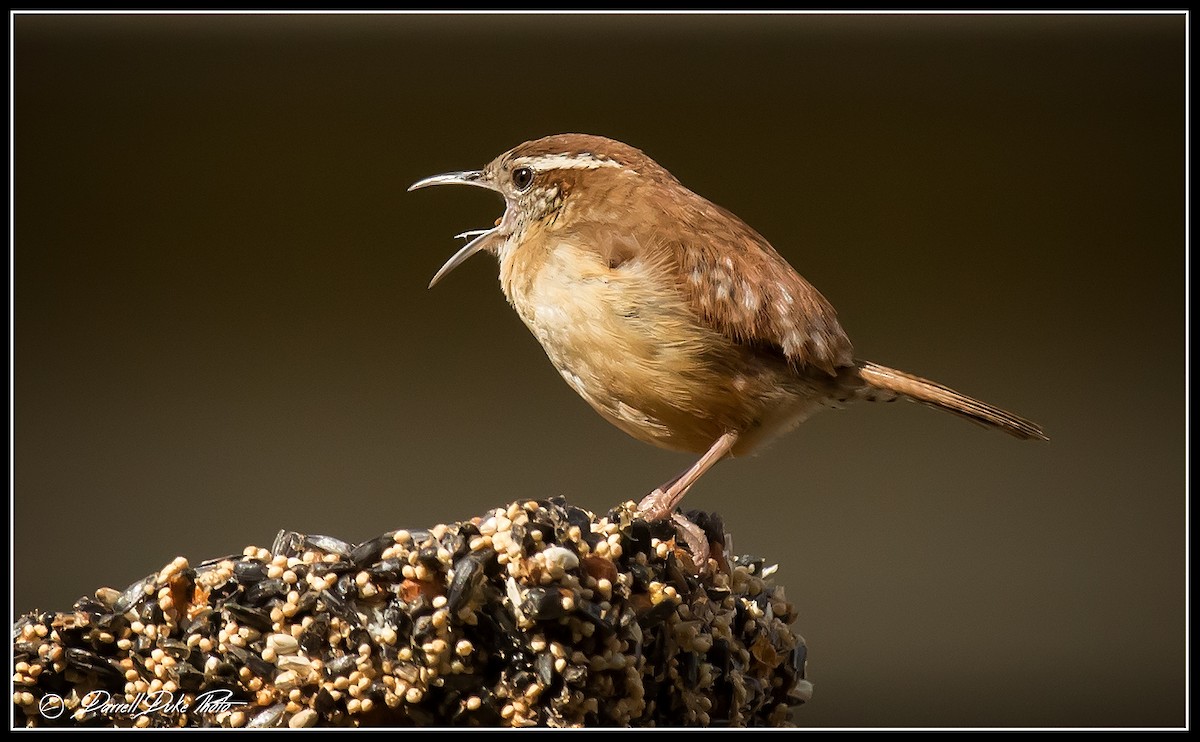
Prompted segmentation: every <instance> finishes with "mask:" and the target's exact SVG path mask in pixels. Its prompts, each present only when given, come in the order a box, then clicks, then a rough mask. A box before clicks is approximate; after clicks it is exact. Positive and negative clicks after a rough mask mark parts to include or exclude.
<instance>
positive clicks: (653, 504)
mask: <svg viewBox="0 0 1200 742" xmlns="http://www.w3.org/2000/svg"><path fill="white" fill-rule="evenodd" d="M673 495H674V493H671V492H670V488H669V487H668V488H667V491H666V492H664V491H663V490H662V488H661V487H660V488H658V489H655V490H654V491H653V492H651V493H650V494H648V495H646V496H645V497H643V498H642V501H641V502H640V503H638V514H639V515H641V516H642V517H643V518H645V519H646V520H667V519H670V521H671V522H672V523H674V524H675V527H676V528H677V529H678V531H679V536H680V537H681V538H682V539H683V541H684V543H686V544H687V545H688V549H689V550H690V551H691V552H692V562H693V563H695V565H696V568H697V569H698V570H700V571H704V569H705V568H706V567H707V566H708V557H709V554H710V549H709V545H708V536H707V535H706V534H705V533H704V529H703V528H701V527H700V526H698V525H696V524H695V523H693V522H691V521H690V520H688V519H687V516H685V515H683V514H682V513H676V512H673V511H674V509H675V504H676V503H677V502H678V498H676V497H674V496H673Z"/></svg>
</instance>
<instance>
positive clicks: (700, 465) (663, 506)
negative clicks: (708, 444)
mask: <svg viewBox="0 0 1200 742" xmlns="http://www.w3.org/2000/svg"><path fill="white" fill-rule="evenodd" d="M737 439H738V434H737V433H735V432H731V433H726V434H725V435H723V436H721V437H720V438H718V439H717V442H716V443H714V444H712V448H710V449H708V451H707V452H706V453H705V454H704V455H703V456H701V457H700V460H699V461H697V462H696V463H695V464H693V465H692V468H691V469H688V470H687V471H685V472H684V473H683V474H681V475H680V476H678V477H676V478H675V479H674V480H672V481H671V482H669V483H667V484H664V485H663V486H662V487H659V488H658V489H656V490H654V491H653V492H651V493H650V494H648V495H646V496H645V497H643V498H642V501H641V502H639V503H638V512H639V513H641V515H642V516H643V517H645V518H646V519H647V520H661V519H663V518H666V517H668V516H670V515H671V512H672V511H674V510H675V507H676V506H677V505H679V501H680V500H682V499H683V496H684V495H686V494H687V492H688V490H689V489H691V488H692V485H693V484H695V483H696V480H697V479H699V478H700V477H701V475H703V474H704V472H706V471H708V470H709V469H711V468H712V467H713V464H715V463H717V462H718V461H720V460H721V459H722V458H724V456H725V454H727V453H729V449H731V448H733V444H735V443H737Z"/></svg>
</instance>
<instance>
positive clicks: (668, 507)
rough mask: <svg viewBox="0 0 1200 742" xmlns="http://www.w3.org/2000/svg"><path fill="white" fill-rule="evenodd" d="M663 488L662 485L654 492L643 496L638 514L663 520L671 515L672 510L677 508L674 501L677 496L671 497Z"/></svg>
mask: <svg viewBox="0 0 1200 742" xmlns="http://www.w3.org/2000/svg"><path fill="white" fill-rule="evenodd" d="M668 492H669V488H668V489H667V490H663V488H662V487H657V488H655V490H654V491H653V492H651V493H650V494H648V495H646V496H645V497H643V498H642V501H641V502H639V503H638V508H637V509H638V514H639V515H641V516H642V517H643V518H645V519H646V520H663V519H664V518H669V517H671V511H672V510H674V509H675V503H674V502H672V500H674V499H675V498H673V497H671V496H670V495H668V494H667V493H668Z"/></svg>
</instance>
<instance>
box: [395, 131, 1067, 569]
mask: <svg viewBox="0 0 1200 742" xmlns="http://www.w3.org/2000/svg"><path fill="white" fill-rule="evenodd" d="M454 183H456V184H463V185H473V186H479V187H481V188H487V189H489V190H493V191H496V192H497V193H499V194H501V195H502V196H503V197H504V201H505V204H506V209H505V212H504V216H503V217H502V218H501V219H499V220H497V223H496V226H495V227H494V228H493V229H486V230H472V231H470V232H464V233H463V234H462V235H460V237H469V238H471V239H470V241H469V242H468V243H467V244H466V246H464V247H463V248H462V249H461V250H459V251H458V252H457V253H455V255H454V256H453V257H451V258H450V259H449V260H448V261H446V263H445V264H444V265H443V266H442V267H441V269H440V270H439V271H438V272H437V273H436V274H435V275H434V277H433V280H432V281H431V282H430V284H429V285H430V287H431V288H432V286H433V285H434V284H436V283H437V282H438V281H439V280H440V279H441V278H442V277H443V276H445V275H446V274H447V273H449V272H450V271H451V270H453V269H454V268H455V267H456V266H458V265H460V264H461V263H462V262H463V261H465V260H466V259H467V258H469V257H471V256H472V255H474V254H475V253H477V252H483V251H486V252H490V253H492V254H493V255H495V256H496V257H497V258H499V261H500V286H501V288H502V289H503V290H504V295H505V296H506V297H507V298H508V301H509V303H511V304H512V306H513V307H514V308H515V309H516V310H517V314H519V315H520V316H521V319H522V320H524V322H525V324H526V325H527V326H528V327H529V329H530V330H531V331H532V332H533V334H534V335H535V336H536V337H537V339H538V341H539V342H541V344H542V347H543V348H544V349H545V350H546V355H548V356H549V357H550V361H551V363H553V364H554V366H555V368H557V369H558V371H559V373H560V374H562V377H563V379H565V380H566V382H567V384H569V385H570V386H571V388H572V389H574V390H575V391H576V392H578V393H579V395H580V396H582V397H583V398H584V399H585V400H587V402H588V404H590V405H591V406H592V407H593V408H595V410H596V411H597V412H599V413H600V415H601V416H603V417H604V418H605V419H606V420H608V421H609V422H611V423H612V424H613V425H616V426H617V427H618V428H620V429H621V430H623V431H625V432H626V433H628V434H629V435H631V436H633V437H634V438H637V439H638V440H642V441H645V442H647V443H652V444H654V445H656V446H660V447H662V448H668V449H674V450H680V451H690V452H693V453H698V454H702V455H701V457H700V459H699V460H698V461H697V462H696V464H695V465H694V466H692V467H691V468H690V469H688V470H687V471H686V472H684V473H683V474H682V475H680V476H678V477H676V478H675V479H673V480H671V481H670V482H668V483H666V484H664V485H663V486H662V487H659V488H658V489H656V490H654V491H653V492H651V493H650V494H649V495H647V496H646V497H645V498H644V499H643V500H642V501H641V503H640V505H639V510H640V511H641V513H642V514H643V515H645V516H646V517H648V518H651V519H657V518H663V517H667V516H670V515H671V514H672V513H673V511H674V510H675V507H676V505H678V503H679V501H680V500H681V499H682V498H683V496H684V494H686V493H687V491H688V489H689V488H690V487H691V486H692V485H693V484H694V483H695V482H696V480H697V479H698V478H699V477H700V476H701V475H702V474H704V472H705V471H707V470H708V469H709V468H710V467H711V466H712V465H713V464H715V463H716V462H717V461H719V460H720V459H721V458H723V457H724V456H726V455H733V456H739V455H742V454H745V453H749V452H750V451H751V450H753V449H754V448H755V447H756V446H758V445H760V444H762V443H763V442H764V441H766V440H768V439H770V438H772V437H774V436H776V435H778V434H780V433H783V432H785V431H787V430H790V429H791V428H793V427H795V426H796V425H797V424H799V423H800V422H801V421H803V420H804V419H805V418H807V417H808V416H809V415H811V414H812V413H814V412H816V411H817V410H820V409H822V408H825V407H840V406H842V405H843V404H845V403H847V402H850V401H853V400H870V401H892V400H894V399H897V398H901V397H902V398H905V399H909V400H912V401H915V402H920V403H922V404H926V405H929V406H931V407H935V408H937V409H941V410H946V411H947V412H953V413H954V414H956V415H960V416H962V417H965V418H967V419H969V420H972V421H974V422H977V423H982V424H983V425H985V426H989V427H993V428H998V429H999V430H1002V431H1004V432H1006V433H1008V434H1010V435H1013V436H1016V437H1017V438H1023V439H1043V440H1044V439H1045V438H1046V436H1045V435H1044V434H1043V433H1042V429H1041V428H1040V427H1039V426H1038V425H1036V424H1034V423H1032V422H1029V421H1028V420H1024V419H1022V418H1020V417H1017V416H1015V415H1012V414H1010V413H1008V412H1005V411H1004V410H1001V409H999V408H997V407H993V406H992V405H989V404H986V403H984V402H980V401H979V400H976V399H972V398H971V397H968V396H966V395H964V394H960V393H959V392H956V391H954V390H953V389H949V388H947V387H944V386H942V385H940V384H935V383H933V382H931V381H928V380H926V379H922V378H920V377H917V376H913V375H911V374H907V373H904V372H902V371H896V370H894V369H891V368H887V367H886V366H880V365H878V364H876V363H872V362H870V361H863V360H857V359H855V357H854V354H853V351H852V349H851V346H850V340H849V339H848V338H847V337H846V333H845V332H844V331H843V330H842V328H841V325H840V324H838V319H837V314H836V313H835V312H834V309H833V307H832V306H831V305H830V304H829V302H828V301H826V300H825V297H823V296H821V294H820V293H818V292H817V290H816V289H815V288H813V287H812V286H811V285H810V284H809V283H808V282H807V281H806V280H804V279H803V278H802V277H801V276H800V275H799V274H798V273H796V271H795V270H793V268H792V267H791V266H790V265H788V263H787V261H785V260H784V259H783V258H782V257H781V256H780V255H779V253H777V252H776V251H775V250H774V248H772V247H771V245H770V244H769V243H768V242H767V241H766V239H764V238H763V237H762V235H760V234H758V232H755V231H754V230H753V229H751V228H750V227H749V226H748V225H746V223H745V222H743V221H742V220H741V219H739V218H738V217H737V216H735V215H733V214H732V213H730V212H729V211H726V210H725V209H723V208H721V207H720V206H717V205H716V204H714V203H712V202H710V201H707V200H705V199H704V198H703V197H701V196H699V195H697V194H695V193H693V192H692V191H690V190H688V189H687V188H686V187H684V186H683V185H682V184H681V183H680V182H679V181H678V180H676V179H675V177H674V176H672V175H671V173H669V172H667V170H666V169H664V168H663V167H661V166H660V165H658V164H657V163H656V162H654V161H653V160H651V159H650V158H649V157H647V156H646V155H645V154H644V153H643V152H641V151H640V150H638V149H635V148H633V147H631V146H629V145H627V144H622V143H621V142H617V141H614V140H612V139H606V138H604V137H598V136H589V135H584V134H560V135H557V136H550V137H545V138H543V139H538V140H535V141H531V142H525V143H524V144H521V145H520V146H518V147H515V148H513V149H511V150H509V151H508V152H505V153H504V154H502V155H500V156H499V157H497V158H496V159H494V160H492V161H491V162H490V163H488V164H487V165H486V166H485V167H484V168H483V169H482V170H469V171H464V172H456V173H447V174H445V175H435V176H433V177H431V178H425V179H424V180H420V181H418V182H416V183H414V184H413V185H412V186H411V187H410V188H409V190H410V191H411V190H415V189H417V188H424V187H425V186H431V185H442V184H454ZM676 520H677V522H680V525H682V526H684V527H685V528H687V525H689V524H687V523H686V522H682V521H681V519H680V518H679V517H676ZM688 531H689V532H690V534H691V535H690V536H689V537H688V541H689V543H691V544H692V546H693V553H694V554H695V552H696V550H697V547H700V548H701V549H702V551H703V552H704V554H703V556H704V557H705V558H706V557H707V548H706V544H703V545H702V544H698V543H696V541H695V540H694V539H695V537H696V535H697V534H696V530H695V527H694V526H693V527H692V528H691V529H688Z"/></svg>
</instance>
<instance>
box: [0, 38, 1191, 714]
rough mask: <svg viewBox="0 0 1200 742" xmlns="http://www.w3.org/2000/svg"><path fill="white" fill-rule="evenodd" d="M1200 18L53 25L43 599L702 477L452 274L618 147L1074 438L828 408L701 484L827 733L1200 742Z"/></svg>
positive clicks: (66, 601)
mask: <svg viewBox="0 0 1200 742" xmlns="http://www.w3.org/2000/svg"><path fill="white" fill-rule="evenodd" d="M1184 33H1185V19H1184V17H1183V16H1181V15H1174V16H1164V15H1158V16H1131V15H1119V16H1111V15H1110V16H1080V15H1071V16H1045V15H1038V16H930V15H920V16H871V15H867V16H810V15H800V16H740V17H739V16H689V17H681V16H672V17H662V16H605V17H580V16H574V17H547V16H485V17H481V16H456V17H436V16H414V15H388V16H186V15H177V16H34V15H21V16H18V17H16V19H15V52H14V69H15V77H14V81H15V114H14V125H15V175H14V183H15V258H14V259H15V263H14V265H15V268H14V270H15V283H14V285H15V289H14V291H15V299H14V302H15V347H14V375H15V394H14V397H15V400H14V403H15V451H14V466H15V483H14V491H15V495H14V500H15V502H14V509H15V515H14V517H15V524H14V532H15V545H14V557H13V571H14V576H15V595H14V605H13V607H12V610H13V611H14V614H16V613H20V612H23V611H25V610H28V609H31V608H35V607H38V608H57V609H63V608H66V607H68V606H69V605H70V604H71V602H72V601H73V600H74V599H75V598H76V597H78V596H80V595H83V594H85V593H90V592H91V591H92V590H94V589H95V588H96V587H98V586H101V585H112V586H115V587H118V588H123V587H124V586H125V585H126V584H128V583H130V582H132V581H133V580H135V579H137V578H139V577H141V576H143V575H144V574H146V573H148V572H151V571H153V570H156V569H158V567H160V566H161V565H162V564H164V563H166V562H167V561H169V560H170V559H171V558H172V557H174V556H175V555H177V554H183V555H186V556H188V557H189V558H191V559H192V560H193V561H200V560H202V559H204V558H207V557H214V556H219V555H222V554H226V553H231V552H240V551H241V549H242V547H243V546H245V545H246V544H250V543H253V544H257V545H270V542H271V540H272V538H273V536H274V534H275V531H276V530H277V529H279V528H280V527H288V528H292V529H298V530H302V531H310V532H319V533H327V534H330V535H336V536H339V537H341V538H344V539H348V540H361V539H365V538H367V537H370V536H373V535H376V534H378V533H380V532H382V531H384V530H387V529H391V528H396V527H401V526H420V525H428V524H432V523H433V522H436V521H441V520H445V519H458V518H463V517H467V516H470V515H473V514H476V513H479V512H480V511H482V510H483V509H484V508H487V507H491V506H496V505H500V504H504V503H507V502H509V501H511V500H513V499H516V498H527V497H546V496H549V495H554V494H559V493H561V494H564V495H566V496H568V497H569V498H570V499H571V500H573V501H574V502H576V503H578V504H580V505H582V506H585V507H588V508H591V509H595V510H605V509H607V508H608V507H609V506H611V505H613V504H615V503H616V502H617V501H619V500H624V499H630V498H637V497H639V496H640V495H642V494H644V492H645V491H647V490H648V489H650V488H651V487H653V486H654V485H656V484H658V483H660V482H661V481H662V480H664V479H666V478H668V477H670V476H671V475H673V474H675V473H676V472H677V471H678V470H680V469H681V468H683V467H684V466H686V465H687V464H688V463H690V459H689V457H687V456H683V455H676V454H670V453H666V452H662V451H659V450H656V449H653V448H650V447H648V446H645V445H644V444H641V443H637V442H635V441H633V440H632V439H630V438H627V437H625V436H624V435H623V434H622V433H620V432H619V431H617V430H616V429H615V428H611V427H610V426H609V425H608V424H607V423H605V422H603V421H602V420H601V419H600V418H599V417H598V416H597V415H595V414H594V413H593V412H591V411H590V410H589V409H588V408H587V406H586V405H585V404H584V403H583V402H582V401H581V400H579V399H578V398H576V396H575V394H574V393H573V392H572V391H571V390H570V389H569V388H567V386H566V385H565V384H563V383H562V381H561V379H560V378H559V377H558V375H557V374H556V373H555V371H554V370H553V368H552V367H551V366H550V364H549V363H548V362H547V361H546V359H545V358H544V356H543V354H542V351H541V349H540V348H539V347H538V345H537V344H536V342H535V341H534V339H533V338H532V336H530V334H529V333H528V332H527V331H526V330H525V329H524V327H523V326H522V325H521V324H520V322H519V320H518V319H517V317H516V315H515V314H514V313H513V312H512V311H511V310H510V309H509V308H508V307H507V306H506V305H505V303H504V300H503V297H502V295H501V293H500V291H499V288H498V286H497V285H496V276H495V274H496V269H495V264H494V261H492V260H491V259H490V258H488V257H478V258H475V259H473V260H472V261H471V262H470V263H469V264H468V265H467V266H465V267H464V268H462V269H460V270H459V271H456V272H455V274H454V275H452V276H451V277H450V278H449V279H448V280H446V281H445V282H444V283H443V284H441V285H439V286H438V288H437V289H436V290H435V291H426V290H425V285H426V283H427V282H428V280H429V278H430V276H431V275H432V274H433V272H434V270H435V269H436V268H437V267H438V266H439V265H440V264H441V263H442V261H443V260H444V259H445V258H446V257H447V256H448V255H449V254H450V253H451V252H452V251H454V250H456V249H457V248H458V246H459V245H461V242H460V241H456V240H454V239H452V238H451V236H452V235H454V234H455V233H457V232H459V231H461V230H464V229H468V228H473V227H481V226H487V225H489V224H490V222H491V221H492V220H493V219H494V218H495V217H497V216H498V215H499V213H500V204H499V202H498V201H497V200H496V199H495V198H494V197H493V196H490V195H487V194H484V193H482V192H478V191H466V190H450V189H446V190H437V191H426V192H421V193H414V194H407V193H405V192H404V189H405V187H406V186H407V185H408V184H409V183H411V182H413V181H415V180H417V179H418V178H421V177H423V176H426V175H430V174H433V173H438V172H444V171H447V170H455V169H464V168H473V167H478V166H480V165H482V164H483V163H484V162H486V161H487V160H489V159H490V158H492V157H493V156H495V155H496V154H498V153H500V152H501V151H503V150H505V149H507V148H509V147H511V146H513V145H515V144H517V143H519V142H521V141H523V140H526V139H531V138H536V137H539V136H542V135H545V134H551V133H557V132H564V131H583V132H589V133H599V134H605V135H608V136H612V137H615V138H617V139H621V140H624V141H627V142H629V143H631V144H634V145H635V146H638V147H641V148H642V149H644V150H646V151H647V152H648V153H649V154H650V155H651V156H653V157H654V158H656V159H657V160H658V161H659V162H660V163H662V164H663V165H665V166H666V167H668V168H669V169H670V170H672V171H673V172H674V173H675V174H676V175H677V176H678V177H679V178H680V179H681V180H682V181H683V182H684V183H685V184H687V185H688V186H689V187H691V188H692V189H693V190H696V191H697V192H699V193H701V194H704V195H705V196H707V197H708V198H710V199H712V200H714V201H716V202H717V203H720V204H722V205H724V206H726V207H728V208H730V209H732V210H733V211H734V212H735V213H737V214H739V215H740V216H742V217H743V218H744V219H746V220H747V221H748V222H749V223H750V224H752V225H754V226H755V227H756V228H757V229H758V230H759V231H761V232H762V233H763V234H764V235H766V236H767V238H768V239H770V240H771V241H772V242H773V243H774V245H775V246H776V247H777V248H778V249H779V250H780V251H781V252H782V253H783V254H784V255H785V256H786V257H787V258H788V259H789V260H791V262H792V263H793V264H794V265H795V266H796V267H797V268H798V269H799V270H800V272H801V273H802V274H804V275H805V276H806V277H807V278H808V279H809V280H811V281H812V282H813V283H814V284H815V285H816V286H817V287H819V288H820V289H821V291H822V292H823V293H824V294H825V295H826V296H827V297H828V298H829V299H830V300H831V301H832V302H833V303H834V305H835V306H837V307H838V309H839V311H840V316H841V318H842V320H843V322H844V324H845V326H846V328H847V329H848V331H849V332H850V335H851V337H852V338H853V339H854V340H855V344H856V348H857V350H858V352H859V354H860V355H861V356H862V357H865V358H870V359H873V360H877V361H880V362H884V363H887V364H890V365H894V366H896V367H898V368H902V369H906V370H910V371H914V372H917V373H921V374H924V375H928V376H930V377H931V378H934V379H936V380H939V381H942V382H945V383H947V384H950V385H952V386H955V387H957V388H959V389H961V390H963V391H965V392H967V393H970V394H974V395H977V396H979V397H981V398H983V399H986V400H988V401H990V402H993V403H996V404H999V405H1001V406H1005V407H1008V408H1010V409H1012V410H1014V411H1016V412H1018V413H1020V414H1023V415H1026V416H1029V417H1031V418H1033V419H1036V420H1037V421H1039V422H1041V423H1042V424H1044V425H1045V427H1046V430H1047V431H1048V432H1049V434H1050V435H1051V437H1052V441H1051V442H1050V443H1048V444H1041V445H1038V444H1030V443H1021V442H1018V441H1015V440H1012V439H1009V438H1007V437H1005V436H1003V435H999V434H992V433H987V432H984V431H982V430H980V429H977V428H974V427H972V426H970V425H967V424H965V423H963V422H961V421H959V420H957V419H955V418H953V417H950V416H948V415H939V414H935V413H933V412H930V411H927V410H925V409H922V408H920V407H918V406H916V405H894V406H867V405H861V406H859V407H855V408H853V409H850V410H847V411H844V412H838V413H823V414H821V415H819V416H817V417H815V418H814V419H812V420H811V421H809V422H808V423H806V424H805V425H804V426H802V427H801V428H800V429H799V430H797V431H796V432H795V433H793V434H791V435H789V436H787V437H785V438H783V439H781V440H779V441H778V442H776V443H775V444H774V445H773V446H772V447H771V448H769V449H767V450H766V451H764V452H763V453H762V454H760V455H759V456H757V457H756V458H754V459H748V460H738V461H735V462H733V463H727V464H724V465H722V466H720V467H718V468H717V469H716V470H715V471H714V472H713V473H711V474H710V475H709V476H707V477H706V478H705V479H704V480H703V481H702V483H701V485H700V486H699V487H697V488H696V489H695V490H694V491H693V493H692V494H691V495H690V496H689V498H688V501H687V505H689V506H690V507H693V508H704V509H713V510H718V511H719V512H721V513H722V514H723V515H724V517H725V519H726V521H727V522H728V523H729V525H730V527H731V529H732V530H733V532H734V533H735V534H736V546H737V548H738V550H739V551H750V552H754V553H758V554H761V555H765V556H767V557H768V558H769V559H771V560H773V561H778V562H779V563H780V565H781V566H780V570H779V574H778V579H779V580H780V581H781V582H782V583H783V584H784V585H786V586H787V590H788V593H789V597H790V598H791V599H792V600H793V601H794V602H795V603H797V604H798V606H799V607H800V611H801V617H800V619H799V621H798V623H797V628H798V630H799V631H800V632H801V633H802V634H803V635H804V636H805V637H806V639H807V640H808V642H809V645H810V663H809V670H810V677H811V678H812V680H813V681H814V683H815V685H816V694H815V696H814V699H813V702H812V704H811V705H809V706H807V707H805V708H803V709H802V710H801V711H800V712H799V713H798V717H797V718H798V721H799V722H800V723H801V724H802V725H806V726H843V725H852V726H872V725H893V726H902V725H932V726H938V725H968V726H974V725H998V726H1005V725H1022V726H1042V725H1076V726H1090V725H1117V726H1119V725H1176V726H1178V725H1182V724H1183V723H1184V677H1185V672H1184V671H1185V667H1184V637H1185V634H1184V631H1185V616H1184V607H1185V602H1184V579H1185V577H1184V543H1185V522H1184V501H1185V492H1184V420H1185V418H1184V405H1183V402H1184V286H1185V284H1184V280H1185V279H1184V255H1185V244H1184V216H1185V211H1184V188H1183V186H1184V176H1185V160H1184V112H1185V109H1184V90H1185V82H1184V41H1185V39H1184Z"/></svg>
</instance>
